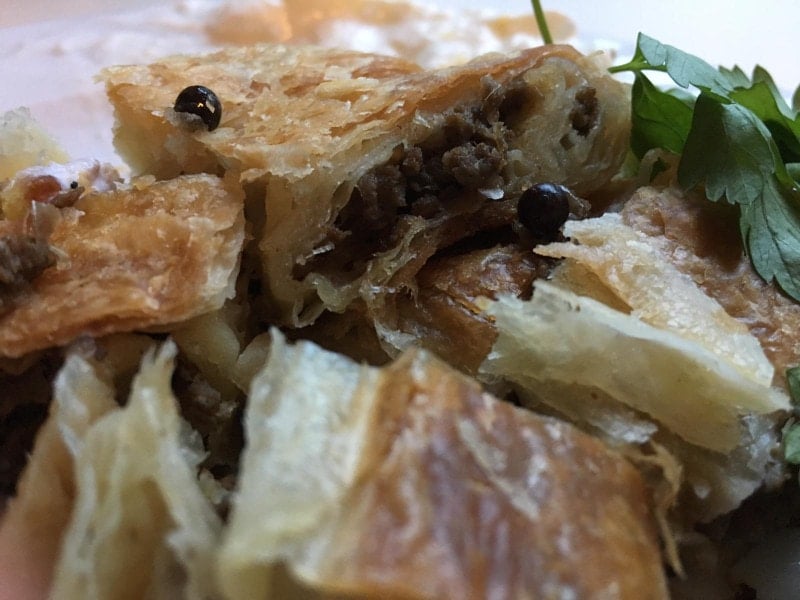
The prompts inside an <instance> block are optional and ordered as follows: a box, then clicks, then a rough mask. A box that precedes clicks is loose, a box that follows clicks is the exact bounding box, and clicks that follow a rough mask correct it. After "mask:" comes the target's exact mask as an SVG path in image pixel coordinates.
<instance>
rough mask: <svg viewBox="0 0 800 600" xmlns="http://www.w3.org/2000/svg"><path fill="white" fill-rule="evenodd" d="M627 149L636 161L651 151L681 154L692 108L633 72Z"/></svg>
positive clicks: (689, 124) (689, 125)
mask: <svg viewBox="0 0 800 600" xmlns="http://www.w3.org/2000/svg"><path fill="white" fill-rule="evenodd" d="M632 105H633V114H632V120H633V123H632V125H633V129H632V131H631V149H632V150H633V152H634V154H636V156H637V157H638V158H642V156H644V154H645V153H646V152H647V151H648V150H650V149H651V148H664V149H665V150H669V151H670V152H672V153H674V154H680V153H681V152H682V151H683V145H684V144H685V143H686V137H687V136H688V134H689V129H690V127H691V124H692V106H691V104H688V103H687V102H686V100H685V99H683V98H680V97H678V96H676V95H674V94H670V93H669V92H664V91H662V90H660V89H659V88H657V87H656V86H655V85H653V83H652V82H651V81H650V80H649V79H648V78H647V77H646V76H645V75H644V74H642V73H637V74H636V78H635V80H634V82H633V90H632Z"/></svg>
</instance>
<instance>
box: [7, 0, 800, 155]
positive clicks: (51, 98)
mask: <svg viewBox="0 0 800 600" xmlns="http://www.w3.org/2000/svg"><path fill="white" fill-rule="evenodd" d="M237 1H238V2H239V3H240V4H242V3H245V2H249V3H251V4H252V2H253V0H230V2H232V3H233V2H237ZM274 1H277V0H274ZM287 1H301V2H302V1H303V0H287ZM222 4H223V2H221V1H215V0H182V1H178V0H172V1H169V0H168V1H167V2H163V1H161V2H158V1H157V0H140V1H139V2H137V3H136V4H135V8H134V7H132V5H133V3H132V2H130V1H123V0H72V1H70V2H63V1H61V0H11V1H10V5H9V0H5V2H4V5H5V8H4V10H3V11H0V81H1V82H2V85H0V112H2V111H5V110H9V109H12V108H16V107H18V106H28V107H30V109H31V111H32V113H33V114H34V116H35V117H36V118H37V119H38V120H40V121H41V122H42V124H43V125H44V126H45V127H46V128H47V129H48V130H49V131H51V132H52V133H53V134H54V135H55V136H56V137H57V138H58V139H59V141H60V142H61V143H62V145H63V146H64V147H65V149H66V150H67V151H68V153H69V154H71V155H72V156H73V157H75V158H80V157H84V156H92V157H97V158H102V159H106V160H112V161H113V160H117V159H116V156H115V154H114V152H113V148H112V145H111V126H112V117H111V113H110V108H109V106H108V104H107V102H106V100H105V97H104V95H103V91H102V88H101V86H100V85H99V84H97V83H96V82H94V80H93V76H94V75H95V73H96V72H97V70H98V68H99V66H103V65H109V64H113V63H120V62H143V61H148V60H153V59H155V58H157V57H158V56H162V55H165V54H171V53H175V52H186V51H201V50H204V49H207V48H208V47H209V42H208V39H207V37H206V35H205V34H204V31H203V21H204V20H205V19H207V18H208V16H209V15H210V14H211V13H213V11H214V10H216V9H217V8H218V7H219V6H221V5H222ZM430 5H431V4H430V3H429V4H428V6H430ZM433 5H435V6H439V7H443V8H446V9H449V10H454V11H463V10H482V11H489V12H494V13H496V14H517V15H522V14H530V12H531V8H530V4H529V2H528V1H527V0H436V2H434V3H433ZM544 5H545V8H547V9H549V10H555V11H558V12H561V13H563V14H565V15H567V16H568V17H569V18H570V19H571V20H572V21H573V22H574V23H575V25H576V27H577V36H578V40H577V41H578V42H579V43H580V44H582V45H583V48H582V49H587V48H592V47H615V48H616V49H617V50H618V53H619V54H620V55H623V56H624V55H626V54H627V53H630V52H631V51H632V48H633V45H634V43H635V40H636V34H637V33H638V32H639V31H644V32H645V33H647V34H648V35H651V36H652V37H655V38H657V39H660V40H661V41H663V42H666V43H670V44H672V45H675V46H677V47H679V48H681V49H684V50H686V51H688V52H692V53H694V54H696V55H698V56H701V57H703V58H705V59H706V60H707V61H709V62H711V63H712V64H715V65H716V64H723V65H725V66H733V65H734V64H737V65H739V66H741V67H742V68H744V69H745V70H746V71H748V72H749V71H750V70H751V69H752V68H753V66H754V65H755V64H761V65H762V66H764V67H766V68H767V69H768V70H769V71H770V72H771V73H772V74H773V76H774V77H775V78H776V81H777V82H778V85H779V86H780V87H781V89H782V90H783V91H784V92H785V93H786V94H787V95H789V94H790V93H791V92H792V91H793V90H794V87H795V86H796V85H797V84H798V83H800V69H798V68H797V66H796V65H797V62H796V60H795V59H794V54H795V52H794V51H793V50H792V49H793V47H794V44H795V41H794V40H795V36H796V32H797V26H798V25H800V2H798V1H797V0H767V1H766V2H760V3H758V2H731V1H730V0H671V1H670V2H664V1H663V0H662V1H659V2H655V1H653V0H607V1H605V2H591V3H589V2H587V1H586V0H560V1H555V0H553V1H549V2H548V1H545V2H544ZM461 33H462V35H467V36H468V35H469V32H461Z"/></svg>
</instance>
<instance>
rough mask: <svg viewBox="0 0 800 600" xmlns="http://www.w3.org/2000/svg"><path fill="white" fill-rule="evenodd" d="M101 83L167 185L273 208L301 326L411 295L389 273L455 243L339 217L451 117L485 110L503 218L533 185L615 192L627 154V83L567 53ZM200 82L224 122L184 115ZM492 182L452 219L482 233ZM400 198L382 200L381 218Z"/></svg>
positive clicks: (286, 316)
mask: <svg viewBox="0 0 800 600" xmlns="http://www.w3.org/2000/svg"><path fill="white" fill-rule="evenodd" d="M103 77H104V79H105V81H106V86H107V91H108V95H109V98H110V100H111V101H112V103H113V104H114V106H115V110H116V115H117V121H118V128H117V133H116V143H117V147H118V149H119V150H120V151H121V153H122V154H123V156H125V157H126V158H127V159H128V160H129V161H130V162H131V164H132V165H133V167H134V169H137V170H140V171H147V172H152V173H153V174H155V175H156V176H157V177H170V176H173V175H174V174H176V173H178V172H181V171H189V172H192V171H208V172H219V171H222V170H225V171H234V172H236V173H238V175H239V177H240V179H241V181H242V182H243V184H244V185H245V187H246V189H247V190H248V195H249V196H250V198H251V200H254V201H259V202H264V203H265V208H266V223H265V226H264V229H263V232H261V233H260V234H259V236H260V239H261V244H260V250H261V258H262V263H263V268H264V272H265V274H266V277H267V279H268V283H269V289H270V293H271V294H272V296H273V300H274V301H275V303H276V305H277V307H278V309H279V317H280V319H281V321H283V322H285V323H288V324H292V325H300V324H307V323H310V322H312V321H313V320H314V319H315V318H316V317H317V316H318V315H319V314H320V312H321V311H322V310H323V309H325V308H327V309H330V310H334V311H342V310H344V309H345V308H346V307H347V306H348V305H349V304H350V303H351V302H352V301H353V300H354V299H356V298H358V297H359V296H360V297H362V298H364V299H366V301H367V302H368V303H370V302H372V301H373V300H374V299H375V298H374V294H373V292H372V291H373V290H376V289H378V288H381V289H382V291H381V292H379V293H378V296H380V295H381V294H385V293H387V290H388V289H389V288H390V287H394V288H395V289H400V288H404V287H407V286H413V282H411V283H409V281H408V279H409V278H408V277H405V280H402V279H401V281H399V282H392V281H391V279H392V277H393V276H394V275H395V274H396V272H397V271H399V270H400V268H401V267H402V266H403V265H407V264H408V263H409V261H410V260H411V259H412V258H415V259H416V262H415V263H414V265H413V266H414V268H416V269H418V268H420V267H421V266H422V264H424V261H425V260H426V259H427V258H428V257H430V256H432V255H433V253H434V252H435V251H436V250H437V249H438V248H439V247H440V246H441V245H443V244H448V243H453V241H454V239H453V238H454V235H453V232H454V231H455V229H457V228H456V227H451V228H450V229H449V230H447V221H446V219H445V220H443V219H438V220H437V219H436V218H433V217H430V216H426V217H424V218H423V217H421V216H418V215H417V216H415V215H408V214H405V213H403V214H401V215H400V217H399V218H398V219H397V223H396V224H395V225H393V228H392V231H388V232H379V233H378V234H377V238H379V239H381V240H383V242H382V243H377V244H376V243H371V244H366V245H364V244H360V243H358V240H359V236H358V235H353V233H354V232H353V230H352V229H350V228H348V227H347V226H346V224H344V225H343V223H342V219H341V218H342V215H345V214H346V213H345V212H344V209H345V207H346V206H348V203H351V200H352V198H353V197H354V194H355V192H354V190H357V188H358V184H359V181H360V180H361V178H362V177H363V176H365V175H366V174H367V173H370V172H372V170H374V169H375V168H377V167H380V166H382V165H385V164H395V163H393V162H392V161H397V160H402V158H398V153H399V154H400V155H403V154H404V153H407V152H409V151H410V150H412V149H413V148H415V147H418V146H419V145H421V144H428V146H431V145H433V143H432V142H431V140H432V139H436V138H437V136H439V137H442V136H443V135H444V137H446V134H443V133H442V132H443V130H444V128H445V127H446V126H447V119H448V115H450V116H452V115H453V114H454V112H456V113H457V112H458V111H462V113H463V114H472V113H473V112H474V111H477V113H479V119H483V121H486V122H487V123H484V125H482V126H485V127H486V128H487V129H486V130H487V131H489V130H492V131H494V132H495V134H496V135H497V138H498V140H499V141H498V142H497V146H498V148H500V147H502V148H500V150H501V151H502V161H503V164H504V165H505V166H504V167H503V169H504V170H503V172H502V175H501V177H502V179H503V194H504V196H503V197H504V202H505V203H506V204H507V206H504V208H505V209H506V210H505V211H498V210H495V209H487V210H490V212H491V211H494V212H501V213H503V214H504V215H505V217H504V218H508V215H511V214H513V212H514V203H515V201H516V197H518V195H519V194H520V193H521V191H522V189H524V188H525V187H526V186H529V185H530V184H531V183H533V182H539V181H553V182H558V183H564V184H566V185H569V186H570V187H572V188H573V189H574V191H575V192H576V193H578V194H583V193H590V192H591V191H593V190H594V189H597V188H598V187H601V186H603V185H604V184H605V183H606V182H607V181H608V180H609V179H610V178H611V177H612V175H613V174H614V173H615V172H616V171H617V169H618V167H619V165H620V162H621V160H622V158H623V156H624V153H625V149H626V147H627V137H628V111H627V108H626V102H625V97H626V90H625V87H624V86H623V85H622V84H620V83H619V82H616V81H614V80H613V79H611V78H610V77H608V75H607V74H606V73H605V71H604V69H602V68H601V67H600V66H599V65H598V64H597V63H596V62H595V61H594V60H593V59H592V58H589V57H584V56H582V55H580V54H579V53H578V52H576V51H575V50H574V49H572V48H570V47H566V46H547V47H543V48H535V49H530V50H525V51H521V52H519V53H516V54H513V55H510V56H503V55H498V54H494V55H486V56H484V57H480V58H478V59H476V60H474V61H472V62H470V63H467V64H465V65H461V66H457V67H452V68H448V69H442V70H436V71H420V70H419V69H418V68H417V67H416V66H414V65H412V64H410V63H407V62H405V61H402V60H399V59H396V58H388V57H381V56H375V55H368V54H359V53H353V52H343V51H331V50H323V49H319V48H313V47H292V48H289V47H283V46H268V45H264V46H256V47H248V48H237V49H228V50H225V51H222V52H219V53H215V54H212V55H209V56H206V57H176V58H173V59H168V60H165V61H162V62H160V63H157V64H154V65H150V66H141V67H116V68H113V69H109V70H107V71H106V72H105V73H104V75H103ZM191 84H208V85H210V86H211V87H213V88H214V90H215V91H216V93H217V95H218V96H219V97H220V99H221V101H222V104H223V115H222V121H221V124H220V126H219V128H218V129H216V130H214V131H212V132H208V131H204V130H197V129H192V128H190V127H186V126H185V123H182V122H181V120H180V119H178V118H177V117H176V116H175V114H174V113H173V111H172V110H171V106H172V103H173V102H174V99H175V96H176V95H177V93H178V92H179V91H180V89H181V88H182V87H184V86H187V85H191ZM490 114H499V115H500V116H499V117H492V118H489V117H488V115H490ZM496 118H499V121H493V120H492V119H496ZM498 123H500V124H499V125H498ZM499 129H502V132H500V133H498V130H499ZM456 143H457V144H458V143H461V142H456ZM470 143H472V142H470ZM440 145H441V144H440ZM448 149H449V147H447V146H446V144H445V145H444V147H443V148H441V149H439V150H438V151H439V152H440V153H441V152H442V151H445V150H448ZM495 179H496V177H495V178H492V177H487V178H486V181H485V182H483V183H473V184H471V187H470V186H469V185H468V186H465V187H464V188H463V189H461V190H460V191H458V192H457V194H456V196H458V198H459V200H458V201H455V200H454V201H453V202H451V203H450V204H449V205H448V206H447V207H445V213H447V212H448V211H450V210H455V212H457V213H459V214H458V218H459V219H461V220H462V221H464V222H466V223H468V224H471V225H470V226H471V227H473V229H480V223H482V222H483V221H484V220H486V217H485V216H484V215H483V214H482V212H481V211H482V210H484V207H485V205H486V198H485V197H484V196H482V195H481V194H480V193H479V188H480V187H481V186H482V185H483V186H486V187H489V188H492V187H493V186H495V185H497V183H496V181H495ZM490 193H491V190H490ZM462 200H463V202H461V201H462ZM387 202H388V200H387V199H386V198H380V199H379V203H382V204H380V206H381V207H382V208H381V209H380V210H384V209H385V208H386V206H387ZM401 202H402V200H401ZM448 202H449V200H448ZM459 202H461V204H460V205H458V203H459ZM455 205H458V206H455ZM454 207H455V208H454ZM392 210H394V209H392ZM355 212H356V213H358V212H359V211H358V210H356V211H355ZM401 212H402V211H401ZM447 216H448V215H445V217H447ZM476 224H477V225H476ZM470 231H471V230H470V229H469V228H466V230H465V233H463V234H462V235H467V234H469V233H470ZM337 235H338V236H339V237H337ZM455 238H456V239H458V236H455ZM354 239H355V240H356V242H353V240H354ZM431 241H433V245H432V243H431ZM348 244H352V245H353V248H352V249H350V250H345V251H341V248H342V247H345V248H346V247H347V245H348ZM337 251H338V252H339V254H336V252H337ZM353 263H355V267H353V266H352V264H353ZM411 275H412V276H413V273H411Z"/></svg>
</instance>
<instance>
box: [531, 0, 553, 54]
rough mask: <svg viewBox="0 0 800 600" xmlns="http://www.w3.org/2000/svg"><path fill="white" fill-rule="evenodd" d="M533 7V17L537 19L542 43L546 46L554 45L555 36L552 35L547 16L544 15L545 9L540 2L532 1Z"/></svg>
mask: <svg viewBox="0 0 800 600" xmlns="http://www.w3.org/2000/svg"><path fill="white" fill-rule="evenodd" d="M531 4H532V5H533V15H534V17H535V18H536V26H537V27H538V28H539V33H540V34H541V36H542V41H543V42H544V43H545V44H552V43H553V36H552V35H550V28H549V27H548V26H547V16H546V15H545V14H544V8H542V3H541V2H540V1H539V0H531Z"/></svg>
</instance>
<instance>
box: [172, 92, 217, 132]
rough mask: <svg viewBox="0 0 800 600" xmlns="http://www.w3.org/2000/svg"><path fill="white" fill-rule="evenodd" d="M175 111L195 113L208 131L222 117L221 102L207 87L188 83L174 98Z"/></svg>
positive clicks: (215, 125) (213, 127) (211, 129)
mask: <svg viewBox="0 0 800 600" xmlns="http://www.w3.org/2000/svg"><path fill="white" fill-rule="evenodd" d="M175 112H181V113H190V114H193V115H197V116H198V117H200V118H201V119H202V120H203V123H205V125H206V127H207V128H208V130H209V131H214V130H215V129H216V128H217V127H218V126H219V121H220V119H221V118H222V103H220V101H219V98H217V95H216V94H215V93H214V92H212V91H211V90H210V89H208V88H207V87H205V86H203V85H190V86H189V87H187V88H185V89H184V90H183V91H181V93H180V94H178V97H177V98H176V99H175Z"/></svg>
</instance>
